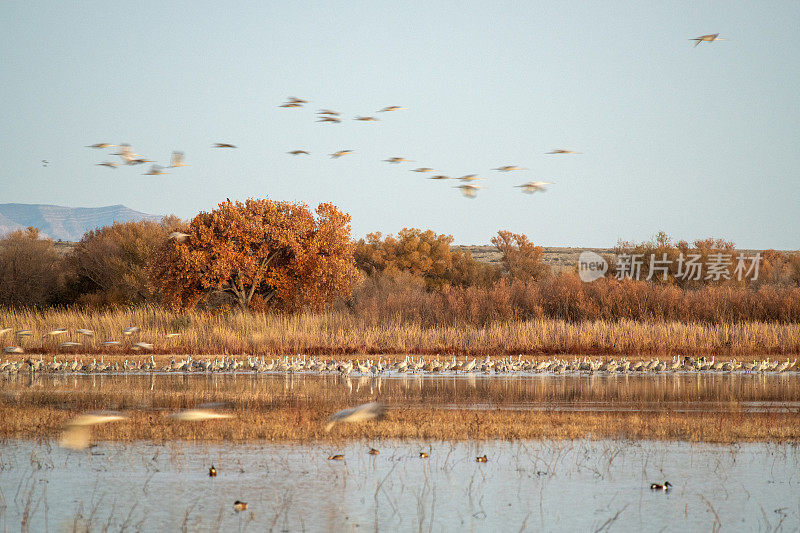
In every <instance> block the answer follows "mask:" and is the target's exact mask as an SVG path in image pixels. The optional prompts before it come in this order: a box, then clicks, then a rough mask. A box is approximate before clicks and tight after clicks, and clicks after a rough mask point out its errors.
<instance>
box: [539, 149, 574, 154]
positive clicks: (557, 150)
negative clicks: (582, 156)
mask: <svg viewBox="0 0 800 533" xmlns="http://www.w3.org/2000/svg"><path fill="white" fill-rule="evenodd" d="M547 153H548V154H579V153H580V152H573V151H572V150H561V149H558V148H557V149H555V150H552V151H550V152H547Z"/></svg>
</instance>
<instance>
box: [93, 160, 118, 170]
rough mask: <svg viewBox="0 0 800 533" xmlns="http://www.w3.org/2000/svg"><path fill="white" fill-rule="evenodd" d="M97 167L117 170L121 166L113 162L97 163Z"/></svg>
mask: <svg viewBox="0 0 800 533" xmlns="http://www.w3.org/2000/svg"><path fill="white" fill-rule="evenodd" d="M95 166H96V167H108V168H117V167H118V166H119V165H118V164H117V163H114V162H113V161H103V162H102V163H97V164H96V165H95Z"/></svg>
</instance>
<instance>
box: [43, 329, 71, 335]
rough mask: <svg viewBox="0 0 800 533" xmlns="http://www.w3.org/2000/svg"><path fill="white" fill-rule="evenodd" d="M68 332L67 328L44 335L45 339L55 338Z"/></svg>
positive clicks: (53, 330) (52, 330)
mask: <svg viewBox="0 0 800 533" xmlns="http://www.w3.org/2000/svg"><path fill="white" fill-rule="evenodd" d="M66 332H67V328H57V329H51V330H50V331H48V332H47V333H45V334H44V336H45V337H55V336H56V335H63V334H64V333H66Z"/></svg>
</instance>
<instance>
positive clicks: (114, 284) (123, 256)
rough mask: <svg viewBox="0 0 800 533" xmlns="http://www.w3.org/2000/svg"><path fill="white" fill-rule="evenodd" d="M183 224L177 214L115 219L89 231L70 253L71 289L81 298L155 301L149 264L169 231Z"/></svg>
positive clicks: (116, 302)
mask: <svg viewBox="0 0 800 533" xmlns="http://www.w3.org/2000/svg"><path fill="white" fill-rule="evenodd" d="M179 227H180V220H179V219H178V218H177V217H174V216H170V217H165V218H164V219H163V220H162V221H161V223H158V222H153V221H142V222H126V223H124V224H123V223H114V224H113V225H111V226H104V227H102V228H98V229H96V230H93V231H89V232H87V233H86V234H85V235H84V236H83V238H82V239H81V241H80V242H79V243H78V244H77V245H76V246H75V248H74V249H73V250H72V252H71V253H70V255H69V257H68V259H67V262H68V265H69V270H70V271H71V274H72V276H71V277H72V280H71V283H70V285H71V290H72V292H73V293H74V294H75V296H76V298H77V300H78V302H81V303H92V304H96V305H133V304H140V303H146V302H153V301H156V300H157V298H158V293H157V291H156V288H155V287H154V286H153V284H152V283H151V281H150V275H149V274H150V272H149V266H150V263H151V261H152V260H153V257H154V256H155V254H156V252H157V251H158V249H159V248H160V247H161V245H162V244H164V241H165V240H166V239H167V235H169V232H171V231H173V230H174V229H176V228H179Z"/></svg>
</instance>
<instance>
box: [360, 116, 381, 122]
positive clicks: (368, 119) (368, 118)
mask: <svg viewBox="0 0 800 533" xmlns="http://www.w3.org/2000/svg"><path fill="white" fill-rule="evenodd" d="M355 120H360V121H361V122H374V121H377V120H380V119H379V118H375V117H356V118H355Z"/></svg>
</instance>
